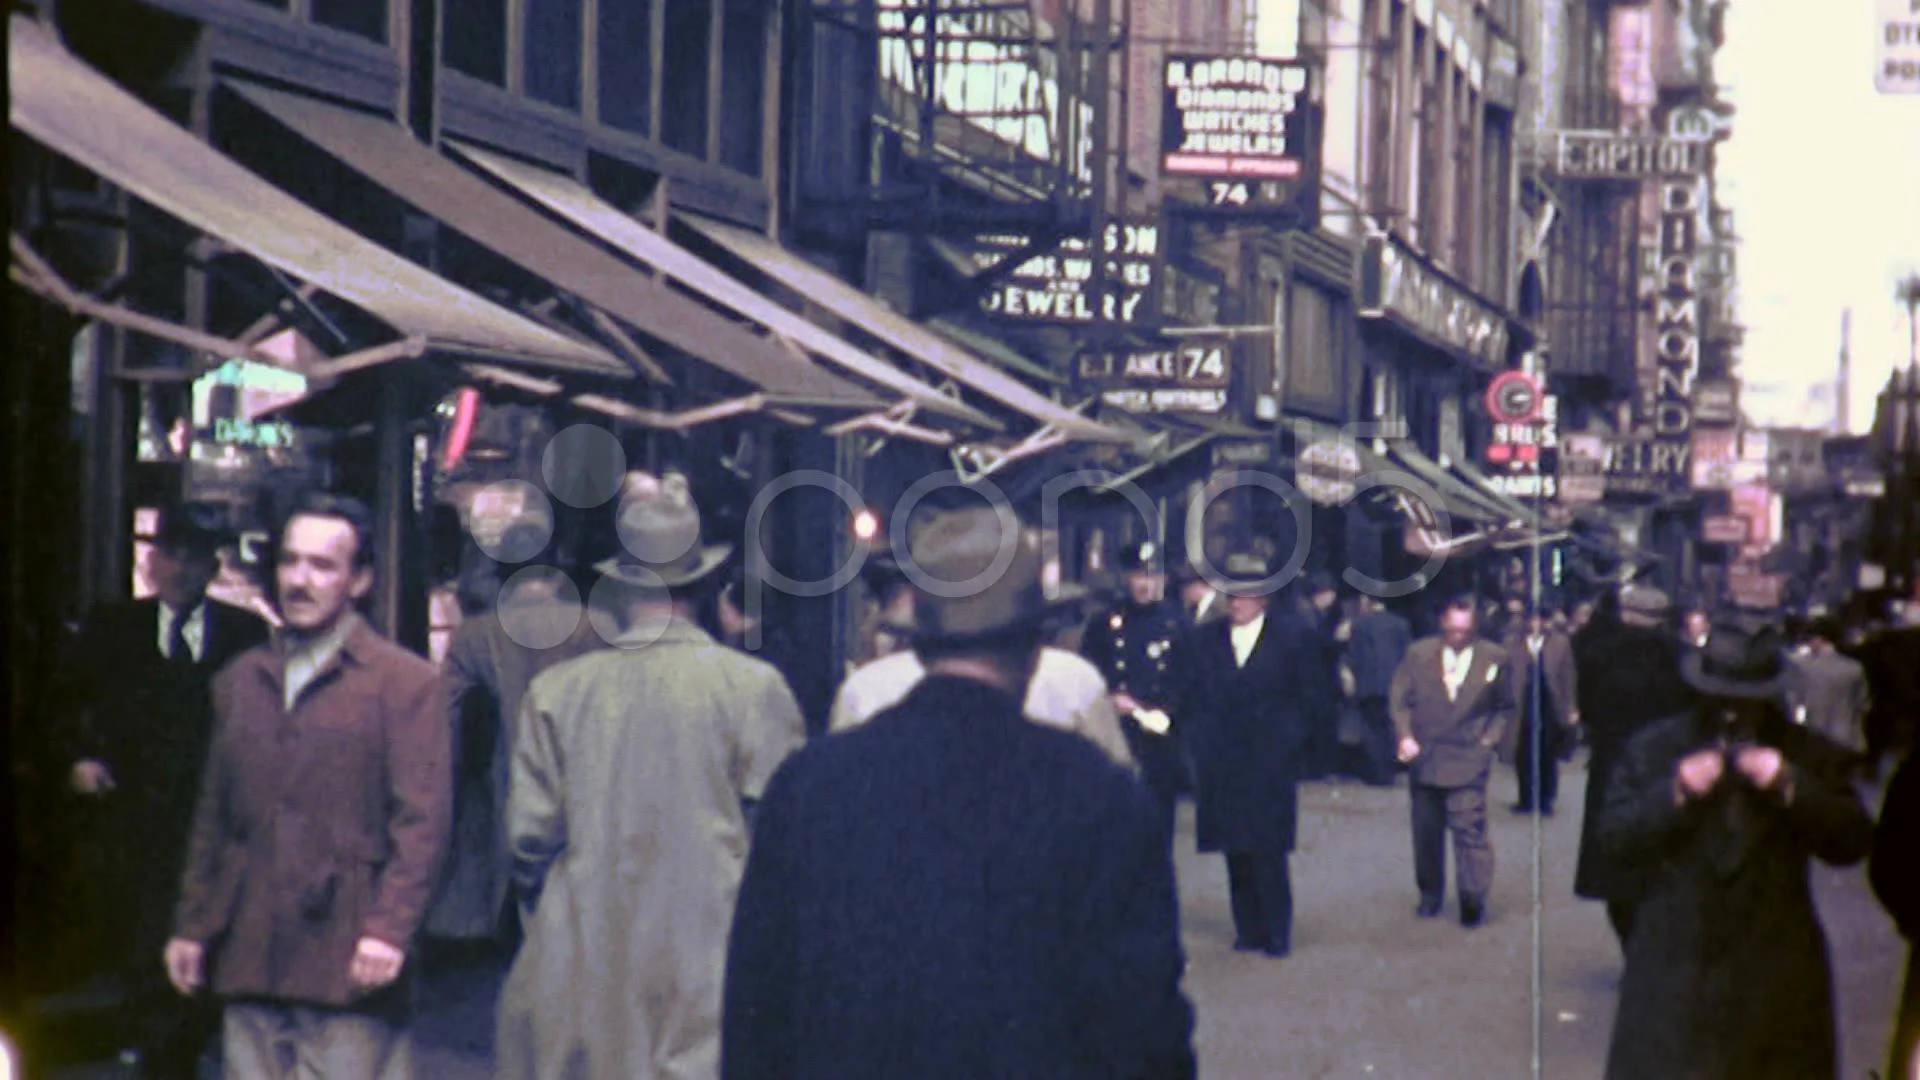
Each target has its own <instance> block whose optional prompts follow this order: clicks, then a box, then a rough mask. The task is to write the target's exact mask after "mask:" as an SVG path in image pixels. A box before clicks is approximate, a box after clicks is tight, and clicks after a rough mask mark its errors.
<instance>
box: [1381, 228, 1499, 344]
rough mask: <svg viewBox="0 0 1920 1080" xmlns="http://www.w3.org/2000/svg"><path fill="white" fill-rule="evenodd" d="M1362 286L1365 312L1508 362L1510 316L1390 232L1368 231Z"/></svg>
mask: <svg viewBox="0 0 1920 1080" xmlns="http://www.w3.org/2000/svg"><path fill="white" fill-rule="evenodd" d="M1357 292H1358V295H1359V314H1360V316H1361V317H1362V318H1371V319H1389V320H1392V321H1393V322H1395V323H1398V324H1399V325H1401V326H1404V327H1406V328H1407V329H1408V330H1410V331H1412V332H1413V333H1414V334H1415V335H1417V336H1419V337H1421V338H1424V339H1425V340H1427V341H1428V342H1430V343H1432V344H1434V345H1436V346H1438V347H1440V348H1443V349H1447V350H1449V351H1451V352H1455V353H1459V354H1462V355H1465V356H1467V357H1470V358H1472V359H1473V360H1475V361H1478V362H1479V363H1480V364H1481V365H1482V366H1483V367H1488V368H1504V367H1505V366H1506V363H1507V321H1506V319H1504V318H1503V317H1501V315H1500V313H1499V312H1498V311H1495V310H1494V309H1493V308H1492V307H1491V306H1490V305H1488V304H1486V303H1485V302H1483V301H1481V300H1480V299H1479V298H1478V297H1476V296H1474V295H1473V294H1472V293H1470V292H1468V291H1467V290H1466V289H1464V288H1462V287H1461V286H1459V285H1456V284H1454V283H1453V282H1452V281H1451V280H1449V279H1447V278H1446V277H1444V276H1442V275H1441V274H1440V273H1439V272H1438V271H1435V270H1432V269H1429V268H1428V267H1427V266H1426V264H1425V263H1423V262H1421V261H1420V259H1419V257H1418V256H1416V255H1414V254H1413V253H1412V252H1410V251H1407V250H1406V249H1405V248H1403V247H1401V246H1400V245H1399V244H1397V243H1395V242H1394V241H1393V240H1391V239H1390V238H1388V237H1386V236H1383V235H1381V234H1378V233H1376V234H1373V235H1371V236H1368V237H1367V239H1366V244H1365V246H1364V247H1363V248H1362V250H1361V252H1360V281H1359V288H1358V289H1357Z"/></svg>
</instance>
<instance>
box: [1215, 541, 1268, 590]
mask: <svg viewBox="0 0 1920 1080" xmlns="http://www.w3.org/2000/svg"><path fill="white" fill-rule="evenodd" d="M1213 576H1214V577H1215V578H1216V581H1215V584H1216V585H1217V586H1219V587H1220V591H1221V592H1224V593H1227V594H1228V595H1247V594H1250V593H1255V592H1258V591H1259V590H1260V589H1262V588H1265V587H1267V586H1268V584H1269V581H1268V579H1270V578H1272V577H1273V561H1272V560H1271V559H1269V558H1267V557H1266V556H1265V555H1262V554H1260V553H1259V552H1257V551H1235V552H1232V553H1230V554H1229V555H1228V556H1227V558H1226V562H1225V563H1223V564H1222V565H1221V567H1220V569H1219V570H1218V571H1217V572H1215V574H1214V575H1213Z"/></svg>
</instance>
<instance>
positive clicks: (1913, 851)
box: [1867, 753, 1920, 1080]
mask: <svg viewBox="0 0 1920 1080" xmlns="http://www.w3.org/2000/svg"><path fill="white" fill-rule="evenodd" d="M1867 879H1868V880H1869V881H1870V882H1872V883H1873V891H1874V895H1876V896H1878V897H1879V898H1880V903H1881V904H1882V905H1883V906H1884V907H1885V908H1886V909H1887V914H1889V915H1891V916H1893V922H1894V925H1895V926H1898V927H1899V928H1900V934H1901V936H1902V937H1904V938H1906V939H1907V942H1908V949H1907V977H1906V980H1905V983H1904V989H1903V990H1902V991H1901V994H1900V1005H1899V1011H1898V1013H1897V1014H1896V1015H1895V1017H1894V1025H1893V1052H1892V1054H1891V1057H1890V1060H1889V1061H1888V1064H1887V1076H1888V1077H1889V1080H1912V1078H1913V1077H1916V1076H1920V968H1916V967H1915V964H1914V961H1915V955H1914V952H1913V948H1912V943H1913V942H1915V941H1920V758H1916V757H1915V756H1914V755H1913V754H1912V753H1909V754H1908V755H1907V759H1906V761H1905V762H1903V763H1902V764H1901V765H1900V767H1899V768H1898V769H1896V770H1894V774H1893V779H1892V780H1890V781H1889V782H1888V783H1887V795H1886V799H1885V801H1884V802H1882V803H1881V804H1880V823H1879V824H1878V825H1877V826H1876V827H1875V829H1874V836H1873V857H1872V861H1871V862H1869V863H1868V864H1867Z"/></svg>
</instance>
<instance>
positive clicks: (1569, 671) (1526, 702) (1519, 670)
mask: <svg viewBox="0 0 1920 1080" xmlns="http://www.w3.org/2000/svg"><path fill="white" fill-rule="evenodd" d="M1545 638H1546V640H1545V641H1543V642H1541V644H1540V666H1541V668H1542V669H1543V670H1544V671H1545V673H1546V701H1545V704H1546V706H1547V707H1548V709H1549V710H1551V711H1550V712H1549V713H1548V716H1547V721H1546V722H1547V724H1548V725H1549V726H1551V727H1552V728H1554V729H1557V730H1556V733H1557V732H1558V731H1565V730H1566V729H1568V728H1570V727H1572V726H1573V714H1574V712H1575V710H1577V709H1578V708H1579V707H1580V706H1579V698H1578V697H1577V696H1576V695H1578V694H1579V692H1580V678H1579V673H1578V672H1577V670H1576V669H1575V665H1574V661H1573V640H1572V639H1571V638H1569V637H1568V636H1567V635H1566V634H1563V633H1561V632H1560V631H1558V630H1552V629H1549V630H1548V631H1547V632H1546V635H1545ZM1503 647H1504V648H1505V649H1506V651H1507V655H1508V656H1509V657H1511V658H1512V659H1513V680H1512V684H1513V711H1514V718H1515V720H1516V721H1518V720H1519V719H1521V718H1523V717H1525V716H1526V715H1527V710H1528V709H1530V708H1532V707H1533V654H1532V653H1530V652H1528V650H1527V629H1526V627H1524V626H1522V627H1520V628H1518V629H1516V630H1515V631H1513V632H1512V633H1510V634H1508V635H1507V640H1506V644H1505V645H1504V646H1503ZM1521 727H1522V725H1521V724H1520V723H1518V722H1515V723H1512V724H1508V725H1507V727H1506V730H1505V731H1504V732H1503V733H1502V736H1501V739H1500V757H1501V759H1502V760H1505V761H1513V760H1514V759H1515V758H1516V757H1517V756H1518V755H1519V750H1520V729H1521ZM1549 745H1551V744H1549Z"/></svg>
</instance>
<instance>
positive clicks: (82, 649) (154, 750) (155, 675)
mask: <svg viewBox="0 0 1920 1080" xmlns="http://www.w3.org/2000/svg"><path fill="white" fill-rule="evenodd" d="M204 603H205V604H206V613H205V615H204V617H203V618H204V623H203V630H202V637H201V650H200V659H198V660H197V661H192V662H187V663H174V662H172V661H169V660H167V659H166V658H165V657H163V656H162V655H161V653H160V634H161V626H160V617H161V616H160V602H159V601H158V600H153V599H147V600H135V601H131V602H127V603H119V604H110V605H106V606H103V607H101V608H99V609H98V610H96V611H95V612H94V613H93V615H92V617H90V618H89V619H88V620H87V623H86V625H85V627H84V628H83V629H82V631H81V634H80V637H79V639H78V641H77V643H76V645H75V653H74V655H73V657H72V658H71V659H70V660H69V661H68V662H67V663H66V664H65V665H63V667H64V669H65V670H64V671H63V681H64V682H65V684H66V686H67V687H68V688H69V693H70V694H71V695H72V696H71V698H70V700H71V702H72V705H73V706H74V708H75V710H76V713H77V715H76V720H77V722H78V723H77V727H76V729H75V731H74V736H75V737H74V740H73V744H72V745H71V747H70V748H69V749H70V752H71V756H72V757H74V758H75V759H79V758H92V759H94V760H97V761H100V762H102V763H103V764H105V765H106V767H107V770H108V772H109V773H110V774H111V775H112V777H113V782H114V785H115V786H114V789H113V790H112V791H111V792H109V793H108V794H107V795H106V796H105V798H104V799H103V800H101V811H102V813H101V815H100V818H101V822H100V823H101V825H102V827H103V830H104V833H105V835H104V836H103V837H102V838H101V839H103V840H104V841H105V845H106V850H107V853H108V855H109V857H108V859H107V863H106V870H107V877H108V878H109V879H110V881H111V885H110V887H111V889H112V893H113V895H114V896H115V897H116V900H115V901H113V902H114V903H115V905H116V906H125V907H127V908H129V909H131V911H132V922H131V924H130V925H128V926H125V927H122V928H120V929H122V930H123V931H124V932H125V933H126V934H128V935H130V940H127V941H125V942H123V944H126V945H128V946H130V948H131V949H132V950H133V953H134V955H135V956H136V957H140V958H143V959H144V960H145V962H147V963H150V964H157V963H158V961H157V960H155V957H157V956H159V950H160V948H161V946H162V945H164V944H165V943H166V937H167V933H168V930H169V929H170V927H169V925H168V918H167V913H168V911H169V909H170V908H171V905H172V902H173V899H174V896H175V891H176V890H177V889H178V888H179V885H180V869H181V866H182V863H183V862H184V860H185V857H186V849H187V830H188V827H189V826H190V825H191V824H192V821H193V805H194V797H195V793H196V790H197V787H198V785H199V782H200V767H201V765H202V764H203V763H205V761H206V760H207V745H208V743H209V741H210V740H211V739H212V737H213V698H212V691H211V689H210V687H211V685H212V682H213V678H214V675H215V674H216V673H218V672H219V671H220V670H221V669H222V668H224V667H226V666H227V664H228V663H230V662H231V661H232V660H233V658H234V657H236V656H239V655H240V654H241V653H244V652H246V651H247V650H248V649H251V648H254V647H255V646H257V645H260V644H261V643H263V642H265V641H266V640H267V634H268V629H267V624H266V623H265V622H264V621H263V620H261V619H260V618H259V617H258V616H256V615H254V614H252V613H251V612H247V611H242V610H241V609H239V608H236V607H231V606H229V605H226V604H222V603H219V602H217V601H214V600H206V601H204Z"/></svg>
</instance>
